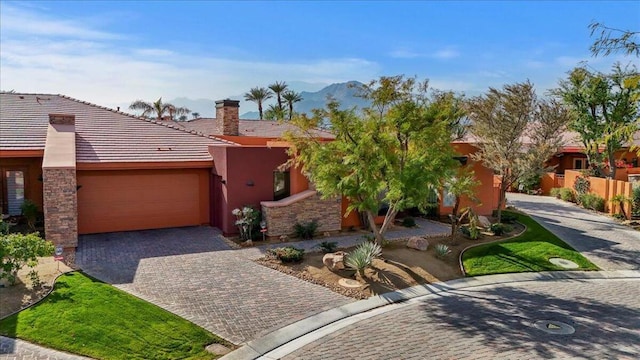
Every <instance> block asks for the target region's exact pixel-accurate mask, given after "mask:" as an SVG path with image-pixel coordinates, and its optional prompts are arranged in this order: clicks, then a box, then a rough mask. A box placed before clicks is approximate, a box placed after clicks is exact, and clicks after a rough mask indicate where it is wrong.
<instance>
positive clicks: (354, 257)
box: [344, 241, 382, 277]
mask: <svg viewBox="0 0 640 360" xmlns="http://www.w3.org/2000/svg"><path fill="white" fill-rule="evenodd" d="M380 255H382V248H381V247H380V245H378V244H376V243H374V242H370V241H365V242H363V243H362V244H360V245H358V247H357V248H356V249H355V250H353V251H352V252H351V253H349V254H348V255H347V257H346V260H345V262H344V263H345V265H347V266H348V267H350V268H352V269H354V270H357V271H358V274H360V276H361V277H364V270H365V269H366V268H368V267H370V266H371V264H372V263H373V259H375V258H377V257H379V256H380Z"/></svg>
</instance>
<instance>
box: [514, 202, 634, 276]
mask: <svg viewBox="0 0 640 360" xmlns="http://www.w3.org/2000/svg"><path fill="white" fill-rule="evenodd" d="M507 199H508V204H509V205H514V206H515V207H516V208H518V209H520V210H522V211H524V212H526V213H527V214H529V215H531V216H532V217H533V218H534V219H535V220H536V221H537V222H539V223H540V224H541V225H542V226H544V227H546V228H547V229H549V231H551V232H553V233H554V234H556V235H557V236H558V237H559V238H561V239H562V240H564V241H565V242H566V243H568V244H569V245H571V246H572V247H573V248H574V249H576V250H578V251H580V252H581V253H582V254H583V255H584V256H586V257H587V258H588V259H589V260H591V262H593V263H594V264H596V265H597V266H598V267H600V268H601V269H602V270H625V269H626V270H632V269H640V232H638V231H635V230H633V229H630V228H628V227H625V226H622V225H619V224H617V223H616V222H615V221H614V220H612V219H611V218H609V217H607V216H604V215H599V214H597V213H595V212H592V211H589V210H585V209H582V208H580V207H578V206H576V205H573V204H571V203H567V202H564V201H562V200H558V199H556V198H553V197H549V196H532V195H523V194H511V193H510V194H508V195H507Z"/></svg>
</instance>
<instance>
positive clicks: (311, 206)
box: [261, 190, 342, 236]
mask: <svg viewBox="0 0 640 360" xmlns="http://www.w3.org/2000/svg"><path fill="white" fill-rule="evenodd" d="M292 199H293V200H292ZM261 205H262V217H263V219H264V220H265V221H266V222H267V236H281V235H291V234H293V233H294V232H295V227H294V226H295V224H296V223H301V224H306V223H308V222H311V221H313V220H315V221H316V222H318V230H317V232H318V233H323V232H326V231H339V230H340V228H341V220H342V219H341V214H342V204H341V201H340V199H339V198H337V199H327V200H322V199H321V198H320V196H318V194H317V193H316V192H315V191H312V190H307V191H305V192H303V193H300V194H296V195H293V196H291V197H289V198H286V199H282V200H280V201H264V202H262V203H261Z"/></svg>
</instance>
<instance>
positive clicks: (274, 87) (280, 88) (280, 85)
mask: <svg viewBox="0 0 640 360" xmlns="http://www.w3.org/2000/svg"><path fill="white" fill-rule="evenodd" d="M287 86H288V85H287V83H286V82H284V81H282V82H280V81H276V82H275V83H273V84H271V85H269V89H271V91H273V93H274V94H276V100H277V101H278V109H279V110H284V106H283V105H282V94H284V92H285V91H286V90H287Z"/></svg>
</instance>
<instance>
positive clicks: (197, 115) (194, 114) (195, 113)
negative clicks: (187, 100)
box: [191, 112, 200, 120]
mask: <svg viewBox="0 0 640 360" xmlns="http://www.w3.org/2000/svg"><path fill="white" fill-rule="evenodd" d="M191 116H193V119H194V120H195V119H197V118H199V117H200V113H199V112H192V113H191Z"/></svg>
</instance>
